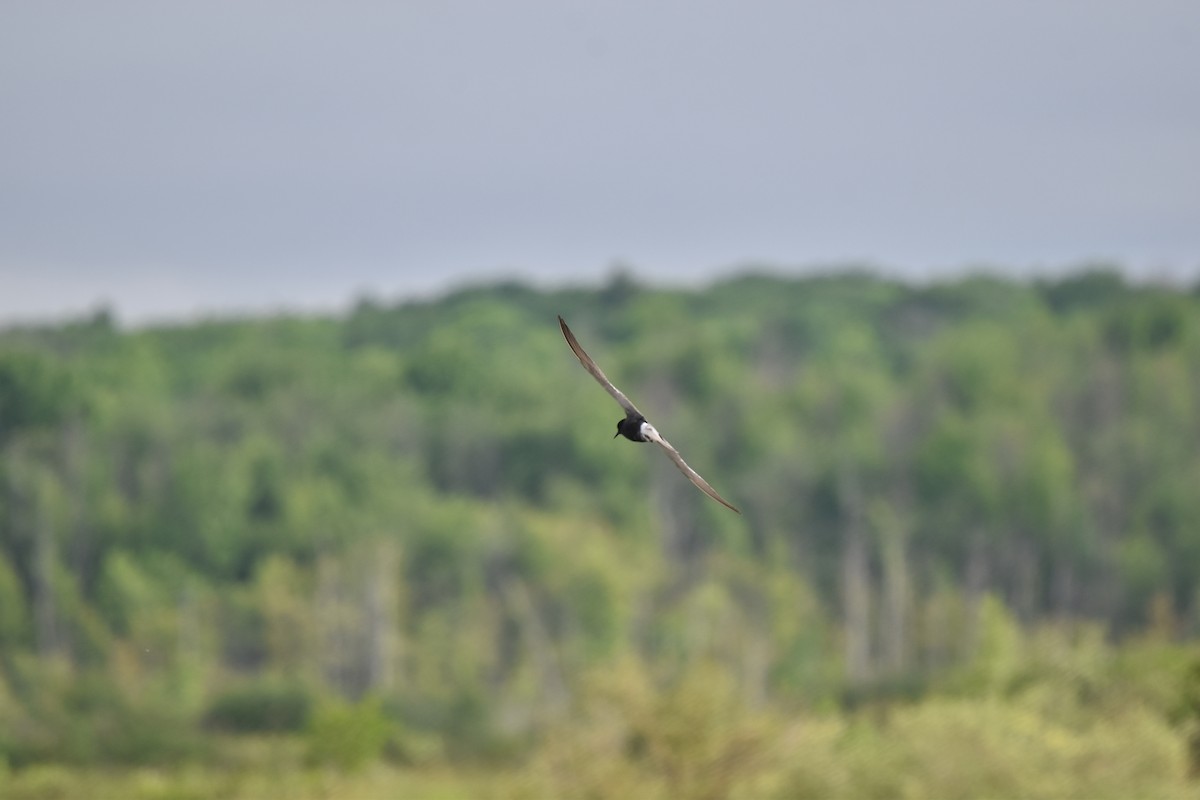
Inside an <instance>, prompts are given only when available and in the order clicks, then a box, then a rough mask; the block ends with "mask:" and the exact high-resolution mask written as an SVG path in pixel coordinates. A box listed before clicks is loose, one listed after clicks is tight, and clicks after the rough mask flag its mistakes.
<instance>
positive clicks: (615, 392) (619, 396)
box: [558, 316, 724, 502]
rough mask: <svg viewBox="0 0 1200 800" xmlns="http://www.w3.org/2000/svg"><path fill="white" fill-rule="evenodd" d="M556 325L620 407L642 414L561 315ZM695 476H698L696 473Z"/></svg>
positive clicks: (637, 414)
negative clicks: (581, 343)
mask: <svg viewBox="0 0 1200 800" xmlns="http://www.w3.org/2000/svg"><path fill="white" fill-rule="evenodd" d="M558 326H559V327H560V328H562V332H563V336H565V337H566V339H567V344H569V345H570V346H571V351H572V352H574V353H575V357H576V358H578V359H579V363H580V364H583V368H584V369H586V370H587V371H588V372H590V373H591V374H592V377H593V378H595V379H596V381H597V382H598V383H599V384H600V385H601V386H603V387H604V389H605V391H607V392H608V393H609V394H611V395H612V396H613V399H614V400H616V401H617V402H618V403H620V404H621V408H623V409H625V413H627V414H632V415H633V416H635V417H640V416H642V412H640V411H638V410H637V407H636V406H634V404H633V403H631V402H629V398H628V397H626V396H625V395H624V394H623V393H622V392H621V390H620V389H618V388H617V387H615V386H613V385H612V381H610V380H609V379H608V376H607V375H605V374H604V372H603V370H601V369H600V368H599V367H598V366H596V362H595V361H592V357H591V356H589V355H588V354H587V353H586V352H585V351H584V349H583V348H582V347H580V346H579V340H578V339H576V338H575V334H573V333H571V329H570V328H568V327H567V323H566V322H565V321H564V320H563V318H562V317H561V316H560V317H559V318H558ZM696 477H699V476H698V475H697V476H696ZM722 502H724V501H722Z"/></svg>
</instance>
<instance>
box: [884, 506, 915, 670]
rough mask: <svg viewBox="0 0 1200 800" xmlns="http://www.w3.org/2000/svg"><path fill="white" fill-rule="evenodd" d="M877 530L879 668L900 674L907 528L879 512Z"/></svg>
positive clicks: (907, 595)
mask: <svg viewBox="0 0 1200 800" xmlns="http://www.w3.org/2000/svg"><path fill="white" fill-rule="evenodd" d="M878 516H879V517H880V519H879V520H878V526H877V527H878V530H879V534H880V543H881V547H882V551H883V552H882V556H883V593H884V597H885V598H886V601H885V606H884V609H883V614H882V616H883V631H882V636H881V644H882V656H883V664H884V666H885V667H886V669H887V670H889V671H890V672H891V673H893V674H896V673H901V672H903V671H904V670H905V669H906V668H907V667H908V663H909V650H908V640H909V630H908V628H909V623H908V617H909V610H910V603H911V595H912V588H911V586H912V582H911V580H910V577H909V565H908V526H907V523H906V522H905V521H904V520H903V519H902V518H901V517H900V516H899V515H898V514H896V513H895V512H894V511H891V510H890V509H889V510H888V511H887V512H881V513H880V514H879V515H878Z"/></svg>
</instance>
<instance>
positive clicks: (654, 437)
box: [558, 316, 742, 514]
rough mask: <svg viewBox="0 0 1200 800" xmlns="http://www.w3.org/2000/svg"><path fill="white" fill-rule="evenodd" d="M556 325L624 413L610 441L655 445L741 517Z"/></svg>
mask: <svg viewBox="0 0 1200 800" xmlns="http://www.w3.org/2000/svg"><path fill="white" fill-rule="evenodd" d="M558 325H559V327H560V328H562V332H563V336H565V337H566V339H567V344H569V345H570V346H571V350H572V352H574V353H575V357H576V358H578V359H579V363H580V364H583V368H584V369H586V370H587V371H588V372H590V373H591V374H592V377H593V378H595V379H596V380H597V381H598V382H599V383H600V385H601V386H603V387H604V389H605V391H607V392H608V393H609V394H611V395H612V396H613V399H614V400H616V401H617V402H618V403H620V404H621V408H623V409H625V419H622V420H619V421H618V422H617V432H616V433H614V434H613V438H614V439H615V438H617V437H618V436H624V437H625V438H626V439H628V440H629V441H631V442H654V443H655V444H656V445H658V446H659V447H661V448H662V449H663V452H665V453H666V454H667V457H668V458H670V459H671V460H672V461H674V462H675V466H677V467H679V471H680V472H682V473H683V474H684V475H687V477H688V480H690V481H691V482H692V483H694V484H696V488H698V489H699V490H700V491H702V492H704V493H705V494H706V495H708V496H709V497H711V498H712V499H713V500H716V501H717V502H718V503H720V504H721V505H723V506H725V507H726V508H730V509H733V511H735V512H736V513H738V514H740V513H742V512H741V511H738V509H737V507H736V506H734V505H733V504H732V503H730V502H728V501H727V500H726V499H725V498H723V497H721V495H719V494H717V490H716V489H714V488H712V487H711V486H709V485H708V481H706V480H704V478H701V477H700V474H699V473H697V472H696V470H694V469H692V468H691V467H689V466H688V465H687V462H686V461H684V460H683V456H681V455H679V451H678V450H676V449H675V448H674V447H673V446H672V445H671V443H670V442H668V441H667V440H666V439H664V438H663V436H662V434H661V433H659V432H658V431H657V430H655V428H654V426H653V425H651V424H650V423H649V422H647V421H646V418H645V417H644V416H642V412H640V411H638V410H637V407H636V406H634V404H633V403H631V402H629V398H628V397H626V396H625V395H624V394H623V393H622V392H621V390H620V389H618V388H617V387H615V386H613V384H612V381H610V380H609V379H608V377H607V376H606V375H605V374H604V372H603V371H602V370H601V369H600V367H598V366H596V362H595V361H592V357H591V356H589V355H588V354H587V353H586V352H585V351H584V349H583V348H582V347H580V346H579V340H578V339H576V338H575V334H573V333H571V329H570V328H568V327H567V323H566V321H565V320H564V319H563V318H562V317H561V316H560V317H559V318H558Z"/></svg>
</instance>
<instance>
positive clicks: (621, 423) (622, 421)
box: [613, 417, 628, 439]
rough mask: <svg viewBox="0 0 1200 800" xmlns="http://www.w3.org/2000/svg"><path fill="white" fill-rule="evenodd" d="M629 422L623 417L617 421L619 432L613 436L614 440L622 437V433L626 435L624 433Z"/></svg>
mask: <svg viewBox="0 0 1200 800" xmlns="http://www.w3.org/2000/svg"><path fill="white" fill-rule="evenodd" d="M627 421H628V420H626V419H625V418H623V417H622V418H621V419H619V420H617V432H616V433H614V434H613V438H614V439H615V438H617V437H618V436H620V435H621V434H622V433H624V432H625V423H626V422H627Z"/></svg>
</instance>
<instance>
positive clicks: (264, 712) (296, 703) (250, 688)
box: [204, 680, 313, 733]
mask: <svg viewBox="0 0 1200 800" xmlns="http://www.w3.org/2000/svg"><path fill="white" fill-rule="evenodd" d="M312 707H313V698H312V694H311V693H310V692H309V691H308V690H307V689H306V688H305V687H303V686H301V685H300V684H297V683H290V682H286V681H279V680H258V681H253V682H249V683H245V684H241V685H238V686H234V687H232V688H230V689H227V690H226V691H224V692H222V693H221V694H219V695H217V696H216V697H215V698H213V701H212V705H211V706H210V707H209V709H208V711H207V712H206V713H205V715H204V720H205V723H206V724H207V725H209V726H210V727H212V728H215V729H218V730H223V731H230V732H233V733H281V732H287V731H291V732H295V731H301V730H304V729H305V727H306V726H308V724H309V720H310V719H311V718H312Z"/></svg>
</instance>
